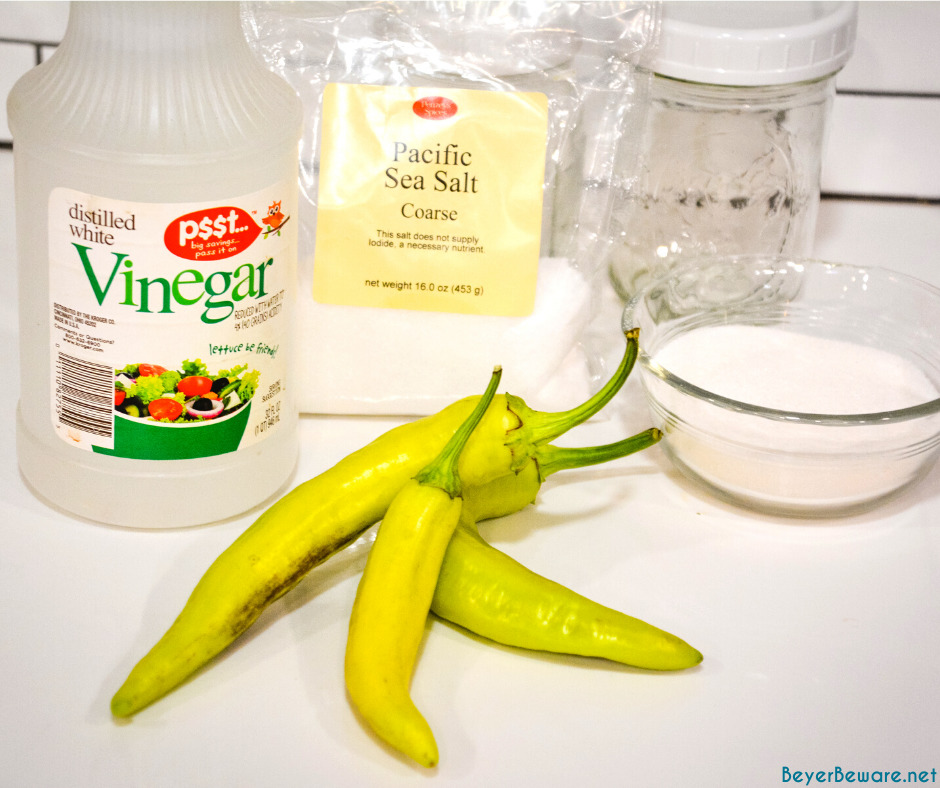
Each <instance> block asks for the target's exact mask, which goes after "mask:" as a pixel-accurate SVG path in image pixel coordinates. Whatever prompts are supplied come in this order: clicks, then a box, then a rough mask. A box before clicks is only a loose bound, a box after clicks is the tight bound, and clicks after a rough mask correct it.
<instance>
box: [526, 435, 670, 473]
mask: <svg viewBox="0 0 940 788" xmlns="http://www.w3.org/2000/svg"><path fill="white" fill-rule="evenodd" d="M662 437H663V434H662V432H661V431H660V430H658V429H656V428H655V427H653V428H651V429H648V430H646V431H645V432H641V433H639V434H637V435H634V436H633V437H630V438H624V439H623V440H622V441H617V442H616V443H608V444H606V445H604V446H590V447H587V448H581V449H566V448H562V447H560V446H552V445H550V444H546V445H544V446H538V447H536V449H535V461H536V462H537V463H538V466H539V477H540V478H541V480H542V481H545V479H547V478H548V477H549V476H551V475H552V474H553V473H557V472H558V471H566V470H570V469H572V468H584V467H586V466H588V465H599V464H600V463H603V462H609V461H610V460H616V459H619V458H620V457H626V456H627V455H629V454H634V453H636V452H638V451H642V450H643V449H647V448H649V447H650V446H652V445H654V444H655V443H658V442H659V440H660V438H662Z"/></svg>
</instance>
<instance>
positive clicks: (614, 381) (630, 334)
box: [506, 328, 640, 446]
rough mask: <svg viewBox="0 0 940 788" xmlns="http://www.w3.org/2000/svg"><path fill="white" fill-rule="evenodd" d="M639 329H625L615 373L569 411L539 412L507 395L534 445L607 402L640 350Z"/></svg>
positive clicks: (598, 409) (625, 379) (555, 434)
mask: <svg viewBox="0 0 940 788" xmlns="http://www.w3.org/2000/svg"><path fill="white" fill-rule="evenodd" d="M639 335H640V329H638V328H631V329H630V330H629V331H625V332H624V336H625V337H626V340H627V346H626V348H625V349H624V353H623V358H622V359H621V360H620V365H619V366H618V367H617V370H616V372H614V374H613V375H612V376H611V378H610V380H608V381H607V383H606V384H604V386H603V388H601V389H600V391H598V392H597V393H596V394H595V395H594V396H593V397H591V398H590V399H589V400H587V401H586V402H583V403H581V404H580V405H578V406H577V407H575V408H572V409H571V410H566V411H561V412H559V413H542V412H540V411H536V410H532V408H530V407H529V406H528V405H526V404H525V402H523V401H522V400H521V399H520V398H519V397H516V396H514V395H512V394H507V395H506V399H507V401H508V402H509V405H510V407H511V408H512V410H514V411H515V412H516V414H517V415H518V416H519V418H520V420H521V421H522V423H523V424H525V425H526V437H527V439H528V441H529V442H530V443H532V444H534V445H536V446H537V445H539V444H542V443H546V442H548V441H550V440H554V439H555V438H557V437H559V436H560V435H564V434H565V433H566V432H568V430H570V429H571V428H572V427H576V426H577V425H579V424H582V423H583V422H585V421H587V420H588V419H589V418H591V416H593V415H594V414H595V413H597V412H598V411H600V410H601V408H603V407H604V406H605V405H606V404H607V403H608V402H610V401H611V400H612V399H613V398H614V396H615V395H616V394H617V392H618V391H620V389H621V388H622V387H623V384H624V383H626V381H627V378H628V377H629V375H630V372H631V371H632V370H633V365H634V363H635V362H636V358H637V354H638V352H639Z"/></svg>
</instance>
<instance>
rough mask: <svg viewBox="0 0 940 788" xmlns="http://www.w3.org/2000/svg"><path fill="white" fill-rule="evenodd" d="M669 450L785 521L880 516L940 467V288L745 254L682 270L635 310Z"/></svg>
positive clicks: (687, 470)
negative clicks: (873, 512) (874, 510)
mask: <svg viewBox="0 0 940 788" xmlns="http://www.w3.org/2000/svg"><path fill="white" fill-rule="evenodd" d="M623 327H624V330H628V329H631V328H634V327H637V328H639V329H640V340H639V341H640V355H639V359H638V366H639V368H640V374H641V379H642V381H643V387H644V390H645V394H646V397H647V400H648V402H649V405H650V409H651V411H652V414H653V419H654V422H655V424H656V426H658V427H660V429H662V430H663V433H664V437H663V441H662V446H663V448H664V450H665V452H666V454H667V455H668V457H669V458H670V459H671V460H672V462H673V463H674V464H675V466H676V467H677V468H678V469H679V470H680V471H681V472H682V473H683V474H684V475H686V476H687V477H689V478H690V479H692V480H694V481H696V482H698V483H700V484H702V485H704V486H705V487H706V488H707V489H708V490H710V491H711V492H712V493H714V494H716V495H718V496H719V497H721V498H723V499H725V500H728V501H731V502H733V503H736V504H740V505H743V506H746V507H748V508H751V509H756V510H759V511H764V512H770V513H773V514H782V515H796V516H833V515H842V514H849V513H853V512H858V511H863V510H865V509H868V508H870V507H873V506H874V505H876V504H877V503H880V502H882V501H884V500H887V499H888V498H890V497H892V496H894V495H896V494H898V493H899V492H900V491H902V490H904V489H906V488H908V487H910V486H911V485H913V484H914V483H916V482H917V481H918V480H919V479H921V478H922V477H923V476H924V475H925V474H926V473H927V472H928V470H929V469H930V467H931V466H932V465H933V463H934V462H935V460H936V459H937V456H938V453H940V289H937V288H936V287H933V286H931V285H928V284H926V283H924V282H921V281H918V280H916V279H913V278H911V277H908V276H905V275H903V274H899V273H895V272H892V271H889V270H887V269H883V268H878V267H870V268H859V267H856V266H852V265H844V264H837V263H827V262H823V261H819V260H807V259H797V258H789V257H767V256H754V257H748V256H737V257H723V258H709V259H699V260H695V261H687V262H684V263H681V264H679V265H677V266H676V267H675V268H673V269H672V270H671V271H670V272H669V273H667V274H666V275H664V276H663V277H662V278H660V279H658V280H656V281H654V282H651V283H650V284H648V285H647V286H646V287H645V288H644V289H643V290H642V291H640V292H638V293H637V294H636V295H635V296H634V297H633V298H632V299H631V300H630V302H629V303H628V304H627V306H626V309H625V311H624V314H623Z"/></svg>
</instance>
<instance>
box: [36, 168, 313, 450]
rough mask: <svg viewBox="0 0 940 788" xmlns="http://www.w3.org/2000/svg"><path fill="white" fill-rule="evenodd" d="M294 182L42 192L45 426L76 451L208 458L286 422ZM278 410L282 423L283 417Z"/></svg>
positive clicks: (293, 267) (293, 264)
mask: <svg viewBox="0 0 940 788" xmlns="http://www.w3.org/2000/svg"><path fill="white" fill-rule="evenodd" d="M296 211H297V205H296V189H295V188H293V185H292V184H289V183H286V182H285V183H278V184H275V185H273V186H271V187H269V188H266V189H263V190H260V191H257V192H255V193H252V194H248V195H243V196H239V197H237V198H234V199H231V200H225V201H220V202H212V203H171V204H165V203H144V202H128V201H125V200H116V199H111V198H109V197H106V196H101V195H95V194H87V193H85V192H80V191H76V190H74V189H68V188H57V189H54V190H53V191H52V193H51V195H50V199H49V228H50V229H49V241H48V242H49V277H50V278H49V315H48V319H49V325H50V332H49V341H50V345H51V353H50V360H51V361H50V363H51V364H52V370H51V373H52V374H51V385H52V398H51V402H52V413H51V418H52V424H53V426H54V428H55V431H56V433H57V434H58V435H59V437H60V438H61V439H62V440H63V441H66V442H67V443H69V444H70V445H73V446H75V447H76V449H79V450H85V451H92V452H97V453H101V454H109V455H113V456H117V457H125V458H131V459H139V460H176V459H193V458H196V457H210V456H215V455H220V454H225V453H227V452H232V451H237V450H239V449H241V448H244V447H246V446H250V445H252V444H254V443H257V442H258V441H262V440H264V439H266V438H267V437H268V436H270V435H272V434H274V432H275V431H276V430H278V429H281V428H282V427H283V425H284V424H286V423H288V421H289V419H288V418H287V417H288V411H289V409H292V405H291V404H290V402H289V400H288V397H289V396H291V392H290V391H289V386H290V382H289V379H288V346H289V340H290V331H291V325H290V323H291V319H292V316H291V310H292V303H291V302H290V298H289V294H290V293H291V292H292V284H293V281H294V277H295V270H296V248H297V237H296V227H297V219H296ZM282 417H283V421H282Z"/></svg>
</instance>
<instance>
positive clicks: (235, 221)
mask: <svg viewBox="0 0 940 788" xmlns="http://www.w3.org/2000/svg"><path fill="white" fill-rule="evenodd" d="M260 234H261V227H260V226H259V225H258V224H256V223H255V221H254V220H253V219H252V218H251V216H249V214H248V213H247V212H246V211H243V210H242V209H241V208H233V207H232V206H230V205H229V206H223V207H220V208H206V209H204V210H201V211H193V212H192V213H187V214H186V215H185V216H180V217H179V218H178V219H174V220H173V221H172V222H170V223H169V224H168V225H167V227H166V231H165V232H164V233H163V244H164V246H166V248H167V249H169V250H170V251H171V252H172V253H173V254H175V255H176V256H177V257H182V258H184V259H186V260H223V259H225V258H227V257H234V256H235V255H237V254H238V253H239V252H244V251H245V250H246V249H247V248H248V247H249V246H251V245H252V244H253V243H254V241H255V239H256V238H257V237H258V236H259V235H260Z"/></svg>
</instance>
